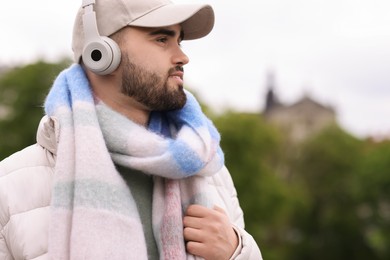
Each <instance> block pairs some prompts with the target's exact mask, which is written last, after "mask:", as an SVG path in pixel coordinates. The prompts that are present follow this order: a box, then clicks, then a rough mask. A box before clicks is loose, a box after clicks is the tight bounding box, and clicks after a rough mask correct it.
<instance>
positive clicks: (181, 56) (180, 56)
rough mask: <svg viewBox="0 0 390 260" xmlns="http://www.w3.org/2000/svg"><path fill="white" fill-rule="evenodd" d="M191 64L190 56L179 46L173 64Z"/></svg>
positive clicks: (173, 57)
mask: <svg viewBox="0 0 390 260" xmlns="http://www.w3.org/2000/svg"><path fill="white" fill-rule="evenodd" d="M188 62H190V59H189V58H188V56H187V55H186V54H185V53H184V52H183V50H182V49H181V48H180V46H177V48H176V51H175V53H174V55H173V56H172V63H173V64H175V65H179V64H180V65H186V64H187V63H188Z"/></svg>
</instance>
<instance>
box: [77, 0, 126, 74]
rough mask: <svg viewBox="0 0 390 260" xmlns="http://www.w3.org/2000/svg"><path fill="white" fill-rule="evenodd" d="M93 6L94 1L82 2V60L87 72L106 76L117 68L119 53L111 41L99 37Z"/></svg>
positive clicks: (114, 43)
mask: <svg viewBox="0 0 390 260" xmlns="http://www.w3.org/2000/svg"><path fill="white" fill-rule="evenodd" d="M94 5H95V0H83V5H82V6H83V9H84V15H83V27H84V47H83V53H82V58H83V62H84V64H85V66H86V67H87V68H88V69H89V70H91V71H92V72H94V73H96V74H98V75H107V74H109V73H111V72H113V71H114V70H116V68H118V66H119V63H120V61H121V51H120V49H119V46H118V44H116V42H114V41H113V40H112V39H110V38H108V37H105V36H100V35H99V31H98V28H97V23H96V13H95V11H94V10H93V6H94Z"/></svg>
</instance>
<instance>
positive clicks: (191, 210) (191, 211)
mask: <svg viewBox="0 0 390 260" xmlns="http://www.w3.org/2000/svg"><path fill="white" fill-rule="evenodd" d="M209 211H210V209H209V208H206V207H204V206H201V205H197V204H192V205H189V206H188V208H187V210H186V215H187V216H191V217H198V218H202V217H205V216H206V215H207V212H209Z"/></svg>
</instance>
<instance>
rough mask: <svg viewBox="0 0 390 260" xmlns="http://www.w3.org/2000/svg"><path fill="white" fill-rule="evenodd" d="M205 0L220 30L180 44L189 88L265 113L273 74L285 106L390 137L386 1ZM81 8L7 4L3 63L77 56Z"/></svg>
mask: <svg viewBox="0 0 390 260" xmlns="http://www.w3.org/2000/svg"><path fill="white" fill-rule="evenodd" d="M97 1H98V0H97ZM175 2H176V3H187V2H189V3H194V2H195V3H200V1H195V0H193V1H191V0H176V1H175ZM202 2H206V3H209V4H211V5H212V6H213V7H214V11H215V15H216V23H215V27H214V30H213V31H212V33H211V34H210V35H209V36H207V37H206V38H203V39H200V40H195V41H189V42H184V43H183V49H184V51H185V52H186V53H187V55H188V56H189V57H190V63H189V64H188V65H187V66H186V68H185V69H186V70H185V71H186V74H185V81H186V84H187V85H188V86H190V87H191V88H192V89H194V90H196V91H197V92H198V93H199V94H200V96H201V97H202V100H204V101H205V102H206V103H208V104H209V105H210V106H211V107H213V108H214V109H215V110H219V111H220V110H222V109H227V108H230V109H235V110H239V111H249V112H256V111H260V110H261V109H262V108H263V105H264V102H263V101H264V95H265V91H266V86H265V81H266V75H267V72H268V71H273V73H275V76H276V86H277V87H276V92H277V94H278V95H279V97H280V99H281V101H283V102H285V103H287V104H289V103H293V102H295V101H297V100H298V99H299V98H300V97H302V96H303V95H305V94H307V95H309V96H311V97H313V98H314V99H316V100H318V101H320V102H322V103H323V104H325V105H330V106H333V107H334V109H335V110H336V112H337V117H338V121H339V123H340V124H341V126H342V127H344V128H345V129H346V130H347V131H349V132H351V133H352V134H354V135H356V136H359V137H365V136H367V135H375V136H384V135H387V136H389V137H390V15H389V11H390V1H389V0H295V1H291V0H240V1H237V0H236V1H232V0H203V1H202ZM80 4H81V0H80V1H77V0H72V1H69V0H68V1H64V0H63V1H57V0H35V1H31V0H19V1H5V2H3V3H2V5H1V8H0V29H1V32H2V35H3V37H2V40H1V41H0V64H18V63H21V62H32V61H34V60H35V59H37V58H45V59H48V60H54V61H55V60H56V59H58V57H62V56H71V50H70V41H71V33H72V27H73V19H74V16H75V13H76V10H77V9H78V7H79V6H80Z"/></svg>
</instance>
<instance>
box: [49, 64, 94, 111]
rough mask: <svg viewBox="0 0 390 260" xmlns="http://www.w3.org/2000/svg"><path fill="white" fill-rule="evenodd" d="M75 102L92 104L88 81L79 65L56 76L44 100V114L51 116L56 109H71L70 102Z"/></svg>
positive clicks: (74, 65)
mask: <svg viewBox="0 0 390 260" xmlns="http://www.w3.org/2000/svg"><path fill="white" fill-rule="evenodd" d="M68 75H71V77H68ZM68 87H69V89H68ZM71 99H72V100H71ZM76 101H87V102H90V103H91V104H93V97H92V94H91V90H90V87H89V82H88V79H87V77H86V76H85V72H84V70H83V69H82V67H81V66H80V65H79V64H73V65H72V66H71V67H69V68H68V69H66V70H64V71H62V72H61V73H60V74H59V75H58V77H57V79H56V80H55V82H54V84H53V87H52V89H51V90H50V92H49V94H48V96H47V98H46V101H45V112H46V114H47V115H49V116H52V115H53V114H54V111H55V110H56V109H57V108H58V107H61V106H65V107H68V108H72V102H73V104H74V103H75V102H76Z"/></svg>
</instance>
